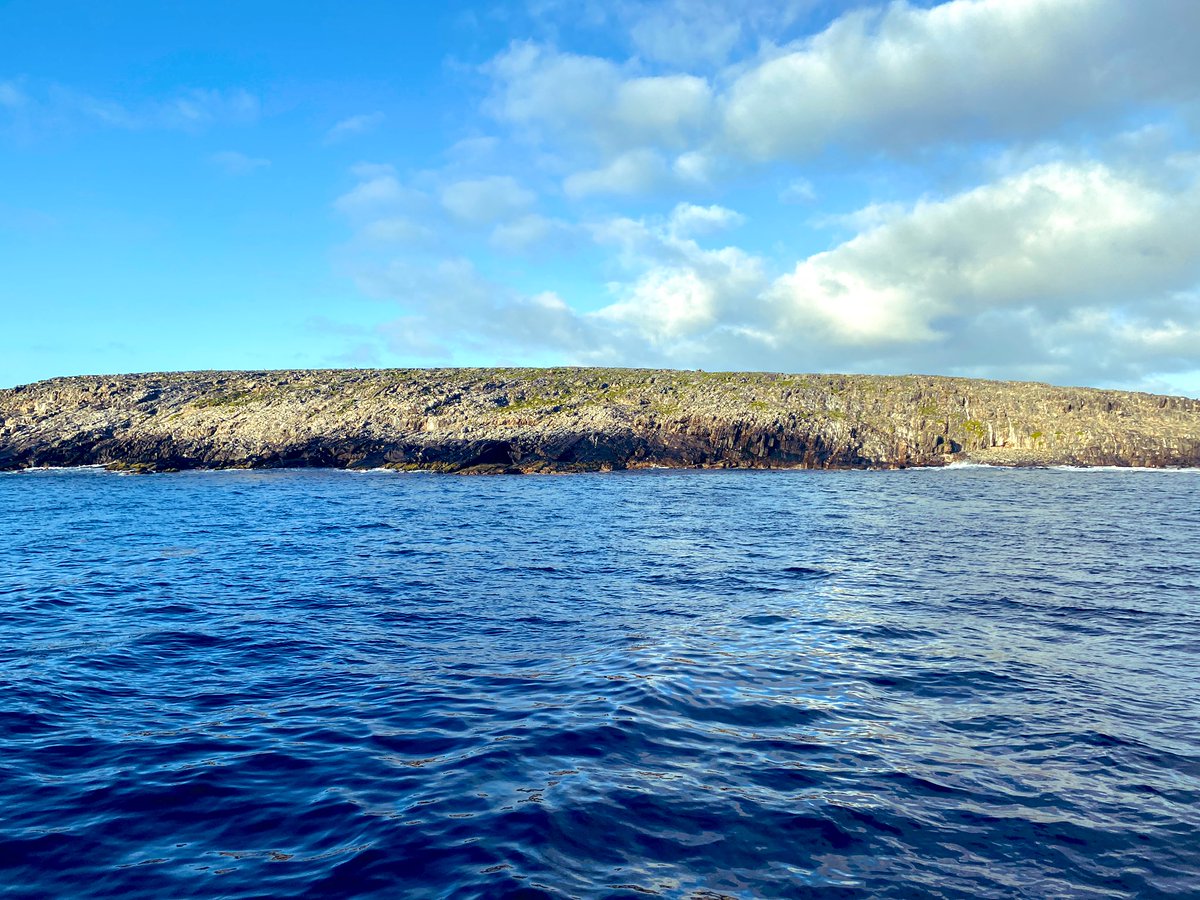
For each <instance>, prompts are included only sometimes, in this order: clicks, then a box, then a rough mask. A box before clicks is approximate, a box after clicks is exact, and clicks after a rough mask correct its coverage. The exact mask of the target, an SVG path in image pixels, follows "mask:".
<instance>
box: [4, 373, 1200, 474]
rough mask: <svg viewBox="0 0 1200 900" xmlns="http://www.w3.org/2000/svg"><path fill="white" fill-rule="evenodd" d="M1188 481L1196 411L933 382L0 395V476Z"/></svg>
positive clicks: (1098, 395)
mask: <svg viewBox="0 0 1200 900" xmlns="http://www.w3.org/2000/svg"><path fill="white" fill-rule="evenodd" d="M955 460H971V461H977V462H987V463H993V464H997V465H1043V464H1073V465H1087V466H1093V465H1118V466H1200V400H1191V399H1187V398H1183V397H1163V396H1155V395H1151V394H1138V393H1130V392H1125V391H1104V390H1093V389H1088V388H1063V387H1052V386H1048V385H1044V384H1031V383H1015V382H991V381H975V380H970V379H962V378H941V377H932V376H915V375H904V376H875V375H778V374H767V373H757V372H754V373H749V372H711V373H710V372H699V371H696V372H692V371H664V370H651V369H586V368H583V369H581V368H555V369H389V370H377V371H370V370H328V371H325V370H322V371H277V372H190V373H172V374H149V375H116V376H97V377H78V378H56V379H52V380H50V381H42V382H38V383H36V384H31V385H24V386H21V387H17V388H13V389H11V390H4V391H0V469H7V470H12V469H23V468H29V467H34V466H78V465H92V464H102V465H107V466H109V467H111V468H120V469H127V470H130V471H167V470H174V469H191V468H231V467H255V468H257V467H280V466H330V467H339V468H345V467H364V468H374V467H381V466H388V467H393V468H399V469H428V470H434V471H443V472H463V473H476V472H478V473H492V472H573V471H596V470H607V469H622V468H637V467H648V466H678V467H694V466H704V467H739V468H770V467H796V468H902V467H906V466H928V465H943V464H945V463H948V462H951V461H955Z"/></svg>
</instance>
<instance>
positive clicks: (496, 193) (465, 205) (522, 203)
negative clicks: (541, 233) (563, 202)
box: [442, 175, 537, 225]
mask: <svg viewBox="0 0 1200 900" xmlns="http://www.w3.org/2000/svg"><path fill="white" fill-rule="evenodd" d="M536 199H537V197H536V195H534V193H533V192H532V191H530V190H528V189H527V188H524V187H522V186H521V185H520V184H519V183H518V182H517V180H516V179H515V178H512V177H511V176H507V175H493V176H491V177H488V178H475V179H468V180H465V181H456V182H454V183H453V184H450V185H448V186H447V187H445V188H444V189H443V190H442V205H443V206H444V207H445V208H446V209H447V210H448V211H449V212H450V214H451V215H453V216H454V217H455V218H456V219H458V220H460V221H462V222H466V223H467V224H470V225H490V224H492V223H494V222H498V221H500V220H502V219H509V218H512V217H513V216H515V215H518V214H519V213H522V212H524V211H525V210H526V209H528V208H529V207H530V206H532V205H533V203H534V201H535V200H536Z"/></svg>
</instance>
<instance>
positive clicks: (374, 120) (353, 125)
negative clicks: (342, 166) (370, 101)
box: [325, 112, 385, 144]
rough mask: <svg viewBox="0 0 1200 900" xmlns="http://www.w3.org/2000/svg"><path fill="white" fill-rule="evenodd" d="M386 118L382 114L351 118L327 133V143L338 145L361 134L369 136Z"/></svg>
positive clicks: (339, 123) (360, 115)
mask: <svg viewBox="0 0 1200 900" xmlns="http://www.w3.org/2000/svg"><path fill="white" fill-rule="evenodd" d="M384 118H385V117H384V115H383V113H381V112H373V113H361V114H359V115H357V116H349V117H348V118H345V119H342V120H341V121H340V122H338V123H336V124H335V125H334V126H333V127H332V128H330V129H329V130H328V131H327V132H325V143H326V144H336V143H339V142H340V141H344V140H346V139H347V138H351V137H355V136H357V135H360V134H369V133H370V132H372V131H374V130H375V129H376V128H378V127H379V125H380V124H381V123H382V122H383V120H384Z"/></svg>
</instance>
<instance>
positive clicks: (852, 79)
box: [722, 0, 1200, 160]
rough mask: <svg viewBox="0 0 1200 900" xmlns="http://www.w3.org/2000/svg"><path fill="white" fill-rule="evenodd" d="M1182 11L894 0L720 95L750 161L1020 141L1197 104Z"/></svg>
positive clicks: (731, 131) (1190, 23)
mask: <svg viewBox="0 0 1200 900" xmlns="http://www.w3.org/2000/svg"><path fill="white" fill-rule="evenodd" d="M1198 31H1200V4H1197V3H1195V2H1193V0H1149V2H1144V3H1138V4H1133V3H1128V2H1127V0H953V2H949V3H943V4H940V5H936V6H933V7H931V8H929V9H924V8H921V7H918V6H913V5H911V4H910V3H908V2H905V0H898V2H894V3H891V4H889V5H888V6H886V7H882V8H879V9H875V10H868V11H860V12H853V13H850V14H847V15H845V16H843V17H842V18H840V19H838V20H837V21H835V22H834V23H833V24H831V25H830V26H829V27H828V28H827V29H826V30H825V31H823V32H821V33H820V34H817V35H815V36H813V37H810V38H807V39H805V40H803V41H800V42H798V43H796V44H793V45H791V46H789V47H787V48H785V49H783V50H780V51H777V52H776V53H773V54H770V55H769V56H768V58H766V59H765V60H764V61H762V62H761V63H759V64H757V65H755V66H753V67H751V68H750V69H749V70H747V71H745V72H744V73H743V74H741V75H740V77H738V78H737V80H736V81H734V83H733V84H732V86H731V87H730V89H729V90H728V92H727V94H726V95H725V96H724V97H723V101H722V106H723V114H724V127H725V132H726V137H727V140H728V141H729V143H730V145H731V146H732V148H733V149H735V150H736V151H737V152H740V153H745V154H748V155H749V156H751V157H753V158H757V159H764V160H765V159H772V158H778V157H789V156H790V157H797V156H799V157H804V156H808V155H811V154H815V153H818V152H820V151H821V150H822V149H824V148H826V147H828V146H830V145H835V146H844V145H849V146H857V147H860V148H865V149H868V150H870V151H873V152H877V151H879V150H905V149H908V148H915V147H921V146H925V145H928V144H931V143H936V142H939V141H945V140H979V139H993V138H1008V137H1017V138H1021V137H1029V136H1034V135H1039V134H1043V133H1045V132H1046V131H1053V130H1054V129H1055V128H1057V127H1059V126H1060V125H1062V124H1064V123H1068V122H1072V121H1076V122H1077V121H1086V120H1088V119H1089V118H1093V117H1098V116H1109V117H1111V116H1119V115H1121V114H1123V113H1124V112H1125V111H1126V110H1127V109H1128V107H1129V106H1130V104H1135V105H1136V104H1145V103H1149V102H1180V101H1186V102H1191V101H1194V100H1195V98H1196V95H1197V91H1198V90H1200V54H1197V53H1195V52H1194V47H1193V46H1192V45H1191V42H1190V41H1188V40H1186V39H1184V38H1183V37H1182V36H1183V35H1186V34H1192V35H1194V34H1196V33H1197V32H1198Z"/></svg>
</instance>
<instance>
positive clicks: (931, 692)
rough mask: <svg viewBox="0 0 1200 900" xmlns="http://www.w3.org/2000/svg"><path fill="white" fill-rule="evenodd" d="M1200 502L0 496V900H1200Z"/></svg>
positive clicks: (637, 487)
mask: <svg viewBox="0 0 1200 900" xmlns="http://www.w3.org/2000/svg"><path fill="white" fill-rule="evenodd" d="M1198 665H1200V473H1197V472H1132V471H1130V472H1101V471H1089V472H1077V471H1062V470H1025V471H1010V470H993V469H983V468H965V469H953V470H945V471H937V470H926V471H920V470H918V471H907V472H774V473H770V472H722V473H714V472H645V473H638V474H609V475H595V476H586V475H584V476H571V477H524V478H516V477H514V478H457V477H443V476H425V475H397V474H391V473H367V474H353V473H345V472H319V471H313V472H299V471H292V472H258V473H254V472H216V473H183V474H177V475H161V476H153V477H124V476H116V475H110V474H107V473H104V472H100V471H90V470H82V471H79V470H77V471H60V472H40V473H23V474H18V475H7V476H0V895H3V896H5V897H9V896H11V897H37V896H56V897H57V896H63V897H67V896H69V897H85V896H87V897H91V896H106V897H146V898H162V897H175V898H182V897H216V896H220V897H292V896H311V897H324V896H379V897H395V896H420V897H439V896H454V897H471V896H488V897H499V896H514V897H515V896H526V897H541V896H547V897H566V896H582V897H597V896H612V897H618V896H627V897H634V896H644V895H645V894H659V895H663V896H666V897H708V898H711V897H714V896H718V895H731V896H735V897H741V896H789V897H805V896H821V897H825V896H829V897H922V896H930V897H968V896H969V897H979V896H983V897H1037V898H1042V897H1127V896H1138V897H1156V896H1197V895H1198V892H1200V672H1198V669H1197V666H1198Z"/></svg>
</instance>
